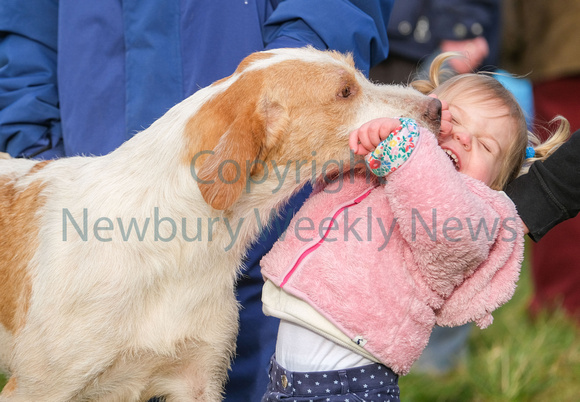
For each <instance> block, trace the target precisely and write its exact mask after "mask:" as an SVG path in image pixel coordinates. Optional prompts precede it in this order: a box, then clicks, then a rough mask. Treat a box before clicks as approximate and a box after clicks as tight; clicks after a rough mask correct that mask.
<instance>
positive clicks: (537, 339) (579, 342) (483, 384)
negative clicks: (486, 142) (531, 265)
mask: <svg viewBox="0 0 580 402" xmlns="http://www.w3.org/2000/svg"><path fill="white" fill-rule="evenodd" d="M527 266H528V265H527V264H526V263H524V268H523V269H522V278H521V279H520V281H519V283H518V288H517V290H516V293H515V295H514V297H513V299H512V300H511V301H510V302H508V303H507V304H506V305H505V306H503V307H501V308H500V309H498V310H497V311H496V312H495V313H494V323H493V324H492V325H491V326H490V327H488V328H487V329H485V330H480V329H478V328H474V330H473V331H472V334H471V338H470V341H469V354H468V358H467V360H466V361H465V362H464V363H462V365H461V366H460V367H458V368H457V369H456V370H455V371H453V372H451V373H448V374H446V375H444V376H433V375H427V374H414V373H413V371H411V374H409V375H407V376H405V377H403V378H401V380H400V386H401V395H402V400H403V401H404V402H422V401H425V402H427V401H428V402H464V401H473V402H491V401H493V402H496V401H497V402H504V401H505V402H508V401H509V402H512V401H550V402H568V401H570V402H572V401H578V400H580V337H578V335H579V329H578V327H577V326H576V325H575V324H574V323H572V322H571V321H570V320H569V319H567V318H566V317H565V316H564V314H563V313H562V312H559V311H557V312H555V313H553V314H549V315H548V314H544V315H541V316H539V317H537V318H536V319H535V320H531V319H530V317H529V315H528V312H527V306H528V303H529V298H530V294H531V284H530V279H529V274H528V268H527ZM5 381H6V379H5V378H3V377H2V376H1V375H0V389H1V388H2V387H3V386H4V384H5Z"/></svg>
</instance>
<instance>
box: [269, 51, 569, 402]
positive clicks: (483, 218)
mask: <svg viewBox="0 0 580 402" xmlns="http://www.w3.org/2000/svg"><path fill="white" fill-rule="evenodd" d="M445 58H446V56H442V57H439V58H438V59H436V60H435V62H434V64H433V66H432V68H431V77H430V80H429V81H419V82H415V83H414V84H413V85H414V86H415V87H416V88H418V89H419V90H421V91H422V92H424V93H431V94H433V96H437V97H438V98H439V99H440V100H441V101H442V104H443V112H442V123H441V132H440V134H439V136H438V137H437V138H436V137H435V136H434V135H433V134H432V133H430V132H429V131H427V130H425V129H423V128H420V127H418V126H417V125H416V124H415V122H414V121H412V120H409V119H378V120H373V121H371V122H369V123H367V124H365V125H363V126H362V127H361V128H359V129H358V130H356V131H355V132H353V133H352V134H351V147H352V148H353V151H354V152H355V153H357V154H361V155H365V154H368V153H369V152H372V153H371V154H370V155H368V156H367V162H368V164H369V167H370V168H371V170H372V171H373V172H374V173H375V174H376V175H378V176H383V177H385V178H386V183H385V184H381V185H379V184H378V181H377V180H371V181H369V180H366V179H365V177H363V176H359V175H355V174H353V176H349V177H344V178H343V179H342V182H341V183H340V184H341V186H342V187H341V189H340V191H338V192H336V191H325V188H323V187H321V188H320V189H318V191H317V192H315V193H314V194H313V195H312V196H311V198H310V199H309V200H308V201H307V202H306V203H305V204H304V206H303V207H302V209H301V210H300V211H299V213H298V214H297V215H296V216H295V217H294V219H293V220H292V222H291V224H290V226H289V228H288V229H287V231H286V233H285V235H284V237H283V238H281V239H280V240H279V241H278V243H277V244H276V245H275V246H274V248H273V249H272V251H271V252H270V253H269V254H268V255H266V256H265V257H264V258H263V259H262V262H261V265H262V273H263V275H264V278H265V281H266V282H265V285H264V290H263V296H262V300H263V303H264V312H265V313H266V314H269V315H272V316H275V317H278V318H280V319H281V323H280V328H279V332H278V342H277V346H276V354H275V357H273V358H272V362H271V367H270V384H269V386H268V391H267V393H266V394H265V395H264V398H263V401H279V400H289V401H361V400H363V401H397V400H399V388H398V385H397V380H398V375H403V374H406V373H407V372H408V371H409V369H410V367H411V365H412V363H413V362H414V361H415V360H416V359H417V358H418V357H419V355H420V354H421V352H422V350H423V349H424V347H425V346H426V344H427V341H428V339H429V334H430V333H431V330H432V328H433V326H434V325H441V326H456V325H461V324H464V323H466V322H470V321H474V322H476V323H477V324H478V325H479V326H480V327H482V328H484V327H486V326H488V325H489V324H490V323H491V322H492V316H491V314H490V313H491V312H492V311H493V310H494V309H496V308H497V307H499V306H500V305H501V304H503V303H505V302H506V301H507V300H509V298H510V297H511V296H512V294H513V291H514V288H515V283H516V281H517V279H518V275H519V268H520V264H521V261H522V259H523V229H522V224H521V221H520V220H519V218H518V216H517V213H516V211H515V208H514V206H513V203H512V202H511V201H510V200H509V199H508V198H507V197H506V196H505V194H503V193H502V192H500V191H501V190H502V189H503V187H504V186H505V185H506V183H508V182H509V181H510V180H512V179H513V178H515V177H516V176H517V175H518V174H519V172H520V169H521V167H522V165H523V162H524V159H535V158H544V157H546V156H547V155H548V154H549V153H550V152H551V151H552V150H553V149H554V146H555V145H557V144H559V143H561V142H563V141H564V140H565V139H566V138H567V136H568V135H569V129H568V126H567V124H566V122H565V121H563V124H562V125H561V128H560V130H559V132H558V133H556V134H555V136H553V137H552V139H551V140H549V142H548V143H546V144H541V145H540V144H539V143H538V142H537V140H536V139H535V137H533V135H531V133H528V131H527V127H526V122H525V118H524V116H523V113H522V112H521V110H520V108H519V106H518V105H517V103H516V101H515V100H514V98H513V97H512V96H511V94H510V93H509V92H508V91H507V90H506V89H505V88H504V87H503V86H502V85H501V84H499V83H498V82H497V81H496V80H495V79H494V78H492V77H490V76H489V75H483V74H464V75H459V76H456V77H453V78H451V79H449V80H447V81H445V82H443V83H440V81H439V78H440V66H441V65H442V63H443V61H444V60H445ZM528 142H532V143H533V144H535V145H536V146H535V155H532V154H531V152H530V151H531V149H528V150H527V152H528V154H527V155H526V147H527V146H528ZM351 179H352V180H351Z"/></svg>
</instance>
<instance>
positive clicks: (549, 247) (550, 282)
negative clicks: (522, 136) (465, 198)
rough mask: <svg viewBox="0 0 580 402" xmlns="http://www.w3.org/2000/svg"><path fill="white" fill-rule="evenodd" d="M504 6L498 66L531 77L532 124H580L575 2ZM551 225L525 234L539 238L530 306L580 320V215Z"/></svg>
mask: <svg viewBox="0 0 580 402" xmlns="http://www.w3.org/2000/svg"><path fill="white" fill-rule="evenodd" d="M503 8H504V24H503V29H504V35H503V37H504V46H503V48H502V65H503V66H505V68H507V69H509V70H510V71H512V72H514V73H518V74H521V75H526V76H527V77H528V78H529V79H530V80H531V81H532V83H533V94H534V108H535V121H536V124H537V125H541V126H546V127H549V126H550V125H549V123H548V122H549V121H550V120H552V119H553V118H554V117H555V116H557V115H562V116H564V117H565V118H566V119H568V121H569V122H570V126H571V130H572V131H575V130H578V129H580V97H578V93H579V91H580V46H579V45H578V40H577V37H576V35H574V32H576V30H577V23H578V21H580V1H578V0H552V1H543V0H525V1H524V0H505V1H504V2H503ZM537 132H538V133H539V134H540V135H541V134H542V132H541V131H540V130H537ZM546 132H547V130H546ZM576 157H577V156H576ZM576 174H580V172H579V171H578V168H576ZM556 184H557V183H556ZM557 188H563V187H562V183H560V185H559V187H557ZM548 223H549V222H548ZM551 227H552V226H551V225H550V226H547V227H546V229H545V230H541V231H540V233H539V234H536V235H535V236H534V235H533V234H532V235H530V237H531V238H532V240H534V241H538V240H539V239H540V237H541V238H542V241H541V242H538V243H536V244H533V245H532V254H531V256H532V258H531V263H532V281H533V285H534V294H533V298H532V303H531V311H532V313H537V312H538V311H539V310H540V309H542V308H546V307H548V308H552V307H555V306H559V305H561V306H562V307H563V308H564V310H565V311H566V312H567V313H568V314H569V315H570V316H572V317H574V318H575V319H576V320H578V321H579V322H580V259H578V242H579V241H580V218H577V217H576V218H574V219H569V220H567V221H566V222H564V223H561V224H559V225H558V226H557V227H556V228H554V229H552V230H550V232H549V233H548V234H546V232H547V230H548V229H549V228H551ZM544 234H545V236H543V235H544ZM542 236H543V237H542Z"/></svg>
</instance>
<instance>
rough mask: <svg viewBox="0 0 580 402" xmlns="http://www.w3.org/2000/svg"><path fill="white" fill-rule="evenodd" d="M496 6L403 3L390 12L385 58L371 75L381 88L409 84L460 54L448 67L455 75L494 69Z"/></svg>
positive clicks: (455, 0)
mask: <svg viewBox="0 0 580 402" xmlns="http://www.w3.org/2000/svg"><path fill="white" fill-rule="evenodd" d="M500 11H501V8H500V1H499V0H405V1H398V2H396V3H395V5H394V7H393V12H392V13H391V18H390V19H389V25H388V27H387V34H388V36H389V46H390V51H389V57H388V59H386V60H384V61H383V62H382V63H380V64H379V65H377V66H375V67H374V68H373V69H372V70H371V73H370V77H371V78H372V79H373V80H376V81H380V82H383V83H386V84H390V83H408V82H409V81H410V80H411V78H413V77H412V76H413V75H414V74H416V73H417V72H418V71H419V70H421V69H422V67H421V66H423V65H424V66H427V68H425V70H428V66H429V65H430V62H431V60H432V59H433V58H434V57H435V56H436V55H437V54H438V53H440V52H459V53H462V54H463V55H464V56H465V59H460V58H454V59H453V60H451V61H450V65H451V67H452V68H453V69H454V70H455V71H456V72H457V73H459V74H463V73H467V72H472V71H475V70H477V69H478V68H481V67H485V66H488V65H489V66H495V65H497V63H498V56H499V45H500Z"/></svg>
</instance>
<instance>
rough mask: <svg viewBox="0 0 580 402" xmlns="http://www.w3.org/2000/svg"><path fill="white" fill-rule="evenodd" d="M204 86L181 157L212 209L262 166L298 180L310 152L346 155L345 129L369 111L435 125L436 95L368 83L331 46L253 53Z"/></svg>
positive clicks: (322, 157)
mask: <svg viewBox="0 0 580 402" xmlns="http://www.w3.org/2000/svg"><path fill="white" fill-rule="evenodd" d="M210 88H211V89H212V90H213V91H214V92H215V93H214V94H213V95H210V96H209V97H208V99H206V100H205V102H204V103H203V105H202V106H201V107H200V108H199V110H198V111H197V112H196V113H195V115H193V116H192V117H191V119H190V120H189V122H188V123H187V127H186V136H187V138H188V142H189V146H188V148H187V149H188V152H187V155H186V158H187V161H188V162H191V168H192V172H195V177H196V179H197V180H198V183H199V188H200V190H201V193H202V195H203V197H204V199H205V200H206V202H208V204H210V205H211V206H212V207H213V208H215V209H219V210H225V209H228V208H229V207H230V206H231V205H232V204H234V202H236V200H237V199H238V198H239V197H240V195H241V194H242V193H243V192H244V189H246V188H247V187H246V184H247V181H248V180H249V179H250V178H252V177H259V179H258V180H255V182H259V183H262V182H264V181H265V180H264V179H263V177H264V170H265V169H268V168H270V169H271V168H273V167H276V166H277V167H280V166H284V167H286V166H287V165H288V163H290V164H291V165H292V166H291V168H290V169H289V171H290V173H291V175H293V176H291V177H289V178H288V179H287V180H288V181H289V185H292V184H293V185H294V187H298V186H299V184H300V182H302V183H304V182H305V181H307V180H308V179H310V178H312V167H313V166H315V165H314V164H313V163H312V161H313V160H315V159H316V160H317V161H320V163H324V162H325V161H330V160H333V161H348V160H349V159H350V158H351V154H350V149H349V145H348V135H349V133H350V132H351V131H352V130H354V129H356V128H358V127H359V126H360V125H362V124H363V123H365V122H367V121H369V120H371V119H374V118H378V117H396V116H408V117H413V118H415V119H417V120H419V121H421V122H423V124H424V125H426V126H427V127H429V128H431V129H432V130H434V131H437V130H438V128H439V112H440V110H439V108H440V104H439V101H436V100H433V99H432V98H428V97H426V96H424V95H422V94H420V93H419V92H417V91H415V90H414V89H411V88H406V87H402V86H388V85H375V84H372V83H371V82H369V81H368V80H367V79H366V78H365V77H364V76H363V74H362V73H360V72H359V71H357V70H356V69H355V67H354V62H353V60H352V57H350V56H344V55H342V54H339V53H336V52H331V51H325V52H323V51H317V50H314V49H312V48H302V49H279V50H275V51H268V52H260V53H254V54H252V55H250V56H248V57H247V58H246V59H245V60H244V61H243V62H242V63H241V64H240V65H239V67H238V68H237V70H236V71H235V73H234V74H233V75H232V76H230V77H228V78H225V79H223V80H221V81H218V82H216V83H214V84H213V85H212V86H211V87H210ZM437 104H439V106H437ZM273 165H276V166H273ZM319 166H320V164H319ZM271 171H272V170H270V172H271ZM296 175H301V177H302V178H304V180H298V179H296V177H295V176H296Z"/></svg>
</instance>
